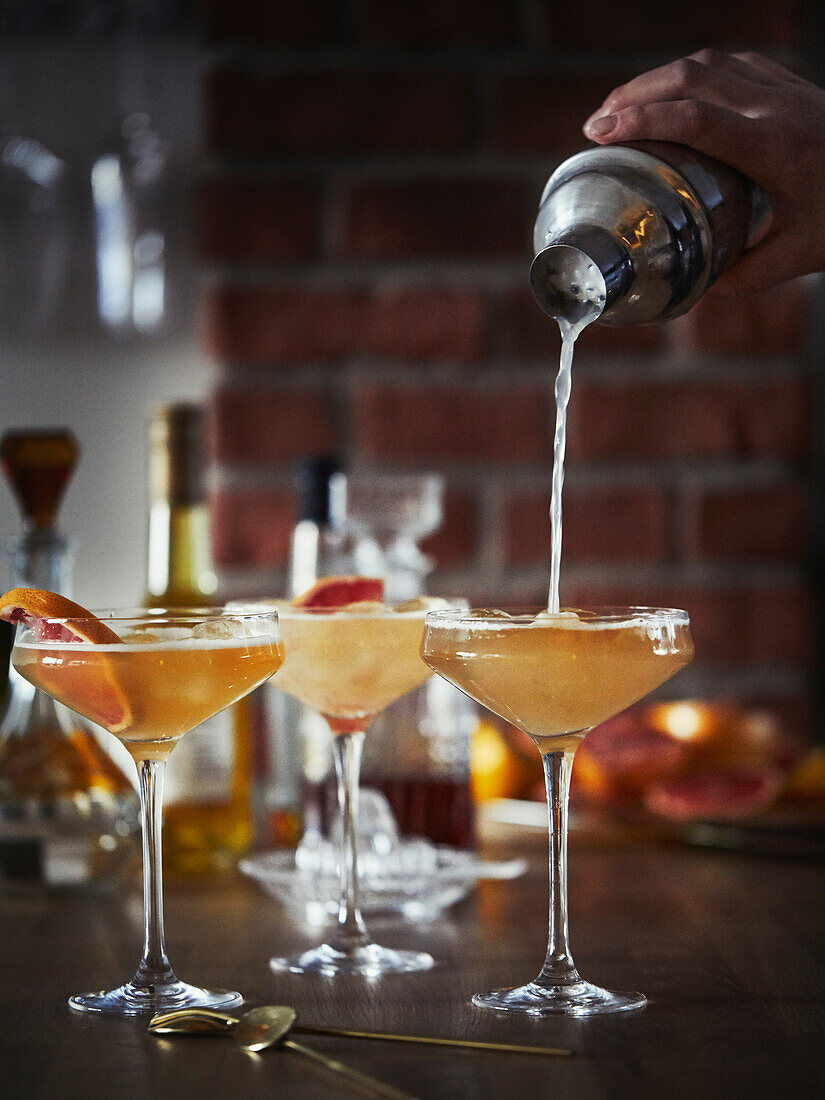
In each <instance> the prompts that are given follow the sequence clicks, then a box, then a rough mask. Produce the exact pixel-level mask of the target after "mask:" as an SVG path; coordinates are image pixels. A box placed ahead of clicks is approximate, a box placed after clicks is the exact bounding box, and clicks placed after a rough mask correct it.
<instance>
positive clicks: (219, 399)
mask: <svg viewBox="0 0 825 1100" xmlns="http://www.w3.org/2000/svg"><path fill="white" fill-rule="evenodd" d="M213 406H214V423H215V454H214V458H215V460H216V461H217V462H219V463H240V464H243V465H254V466H268V465H277V464H281V463H284V462H291V461H292V460H294V459H296V458H298V457H301V456H302V455H312V454H328V453H330V452H334V451H335V450H336V449H337V444H338V442H339V441H338V439H337V436H336V431H335V427H334V425H335V418H334V413H333V407H332V402H331V400H330V398H329V397H328V395H327V394H325V393H323V392H320V391H317V390H278V391H276V392H261V393H258V392H256V391H242V390H232V389H222V390H219V391H218V393H217V394H216V395H215V397H214V399H213Z"/></svg>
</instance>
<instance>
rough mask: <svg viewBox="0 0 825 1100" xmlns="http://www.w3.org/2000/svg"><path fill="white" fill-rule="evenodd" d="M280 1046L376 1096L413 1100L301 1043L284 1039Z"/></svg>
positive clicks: (389, 1086)
mask: <svg viewBox="0 0 825 1100" xmlns="http://www.w3.org/2000/svg"><path fill="white" fill-rule="evenodd" d="M281 1046H284V1047H288V1048H289V1049H290V1050H294V1051H295V1052H296V1054H303V1055H304V1056H305V1057H307V1058H311V1059H312V1061H313V1062H318V1063H319V1065H322V1066H324V1067H325V1068H326V1069H329V1070H332V1072H333V1073H338V1074H340V1075H341V1076H342V1077H348V1078H349V1080H350V1081H353V1082H354V1083H355V1084H356V1085H360V1086H361V1087H362V1088H364V1089H368V1090H369V1091H370V1092H372V1093H375V1094H376V1095H377V1096H386V1097H387V1100H415V1097H414V1096H410V1094H409V1093H408V1092H401V1091H400V1089H394V1088H393V1087H392V1085H386V1084H384V1082H383V1081H378V1080H377V1079H376V1078H375V1077H370V1076H369V1075H368V1074H366V1073H361V1071H360V1070H357V1069H353V1068H352V1067H351V1066H345V1065H344V1063H343V1062H339V1061H338V1060H337V1059H335V1058H329V1057H328V1056H327V1055H326V1054H319V1053H318V1051H317V1050H310V1048H309V1047H305V1046H304V1045H303V1043H296V1042H295V1040H294V1039H284V1041H283V1042H282V1043H281Z"/></svg>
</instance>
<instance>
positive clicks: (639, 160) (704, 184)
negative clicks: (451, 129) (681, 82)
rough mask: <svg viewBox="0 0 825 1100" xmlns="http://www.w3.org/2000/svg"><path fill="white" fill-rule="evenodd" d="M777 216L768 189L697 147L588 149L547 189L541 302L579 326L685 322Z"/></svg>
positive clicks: (541, 222) (538, 287) (537, 282)
mask: <svg viewBox="0 0 825 1100" xmlns="http://www.w3.org/2000/svg"><path fill="white" fill-rule="evenodd" d="M769 211H770V205H769V202H768V198H767V196H766V194H765V192H764V191H763V190H762V189H761V188H760V187H757V186H756V184H754V183H751V181H750V180H748V179H746V178H745V176H743V175H742V174H741V173H740V172H737V171H736V170H735V169H733V168H730V167H728V165H725V164H722V163H720V162H719V161H716V160H712V159H711V158H710V157H706V156H703V155H702V154H700V153H697V152H695V151H694V150H693V149H689V148H687V146H684V145H670V144H665V143H659V142H652V141H645V142H637V143H633V144H628V145H606V146H596V147H594V148H591V149H585V150H584V151H583V152H581V153H577V154H576V155H575V156H573V157H571V158H570V159H569V160H567V161H565V162H564V164H562V165H561V166H560V167H559V168H558V169H557V170H556V171H555V172H554V173H553V175H552V176H551V177H550V179H549V181H548V183H547V186H546V187H545V189H544V194H543V195H542V198H541V205H540V209H539V213H538V217H537V219H536V226H535V233H534V246H535V253H536V256H535V259H534V260H533V265H532V268H531V270H530V283H531V285H532V288H533V293H534V294H535V296H536V299H537V301H538V303H539V305H540V306H541V308H542V309H543V310H544V311H545V312H546V313H549V314H550V315H551V316H552V317H555V318H557V319H559V318H561V319H562V320H565V321H568V322H569V323H571V324H577V323H579V322H582V321H584V320H585V319H586V318H587V317H590V318H591V319H593V320H595V319H598V320H599V321H600V322H601V323H603V324H606V325H636V324H643V323H645V322H648V321H660V320H664V319H666V318H668V317H676V316H678V315H679V314H680V313H686V312H687V310H689V309H690V308H691V306H692V305H694V303H695V302H696V301H697V300H698V299H699V298H700V297H701V295H702V294H703V293H704V291H705V290H706V289H707V288H708V287H709V286H710V285H711V283H712V282H713V281H714V280H715V279H716V278H717V277H718V276H719V274H720V273H721V272H722V270H723V269H724V268H725V267H727V266H728V265H729V264H731V263H732V262H733V261H734V260H736V259H737V258H738V256H739V255H740V254H741V253H742V252H743V250H744V249H746V248H748V247H749V246H750V245H751V244H753V243H754V242H755V241H756V240H758V239H759V236H760V235H761V233H762V232H763V231H764V228H765V225H766V221H767V218H768V216H769Z"/></svg>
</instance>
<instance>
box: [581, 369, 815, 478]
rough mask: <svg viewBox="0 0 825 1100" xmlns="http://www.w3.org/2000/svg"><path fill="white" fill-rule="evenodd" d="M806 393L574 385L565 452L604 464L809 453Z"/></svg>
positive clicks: (800, 382)
mask: <svg viewBox="0 0 825 1100" xmlns="http://www.w3.org/2000/svg"><path fill="white" fill-rule="evenodd" d="M810 431H811V428H810V400H809V387H808V386H807V384H806V382H805V380H804V379H802V378H800V377H797V376H795V377H787V378H786V377H783V378H780V379H778V380H777V381H753V382H747V381H727V380H725V379H724V378H723V379H722V380H720V381H719V382H700V381H673V382H670V381H668V382H649V383H641V382H639V383H637V382H625V383H622V382H619V383H608V384H598V383H595V382H582V381H581V380H580V381H579V382H578V384H574V387H573V396H572V398H571V401H570V411H569V434H568V447H569V453H570V455H571V457H572V458H573V459H574V460H577V459H578V460H581V459H593V460H605V459H611V458H653V459H668V458H669V459H674V458H719V457H734V458H754V457H760V458H773V459H785V460H789V461H793V460H798V459H801V458H804V457H806V456H807V455H808V453H809V449H810Z"/></svg>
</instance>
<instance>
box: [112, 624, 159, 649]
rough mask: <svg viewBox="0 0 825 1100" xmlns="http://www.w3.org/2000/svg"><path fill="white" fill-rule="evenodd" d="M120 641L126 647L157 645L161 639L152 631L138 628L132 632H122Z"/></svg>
mask: <svg viewBox="0 0 825 1100" xmlns="http://www.w3.org/2000/svg"><path fill="white" fill-rule="evenodd" d="M120 640H121V641H122V642H125V643H126V645H153V644H154V645H157V643H158V642H159V641H161V637H160V634H157V633H156V632H155V631H154V630H148V629H146V627H141V626H138V627H134V628H133V629H132V630H126V631H124V632H123V634H121V636H120Z"/></svg>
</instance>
